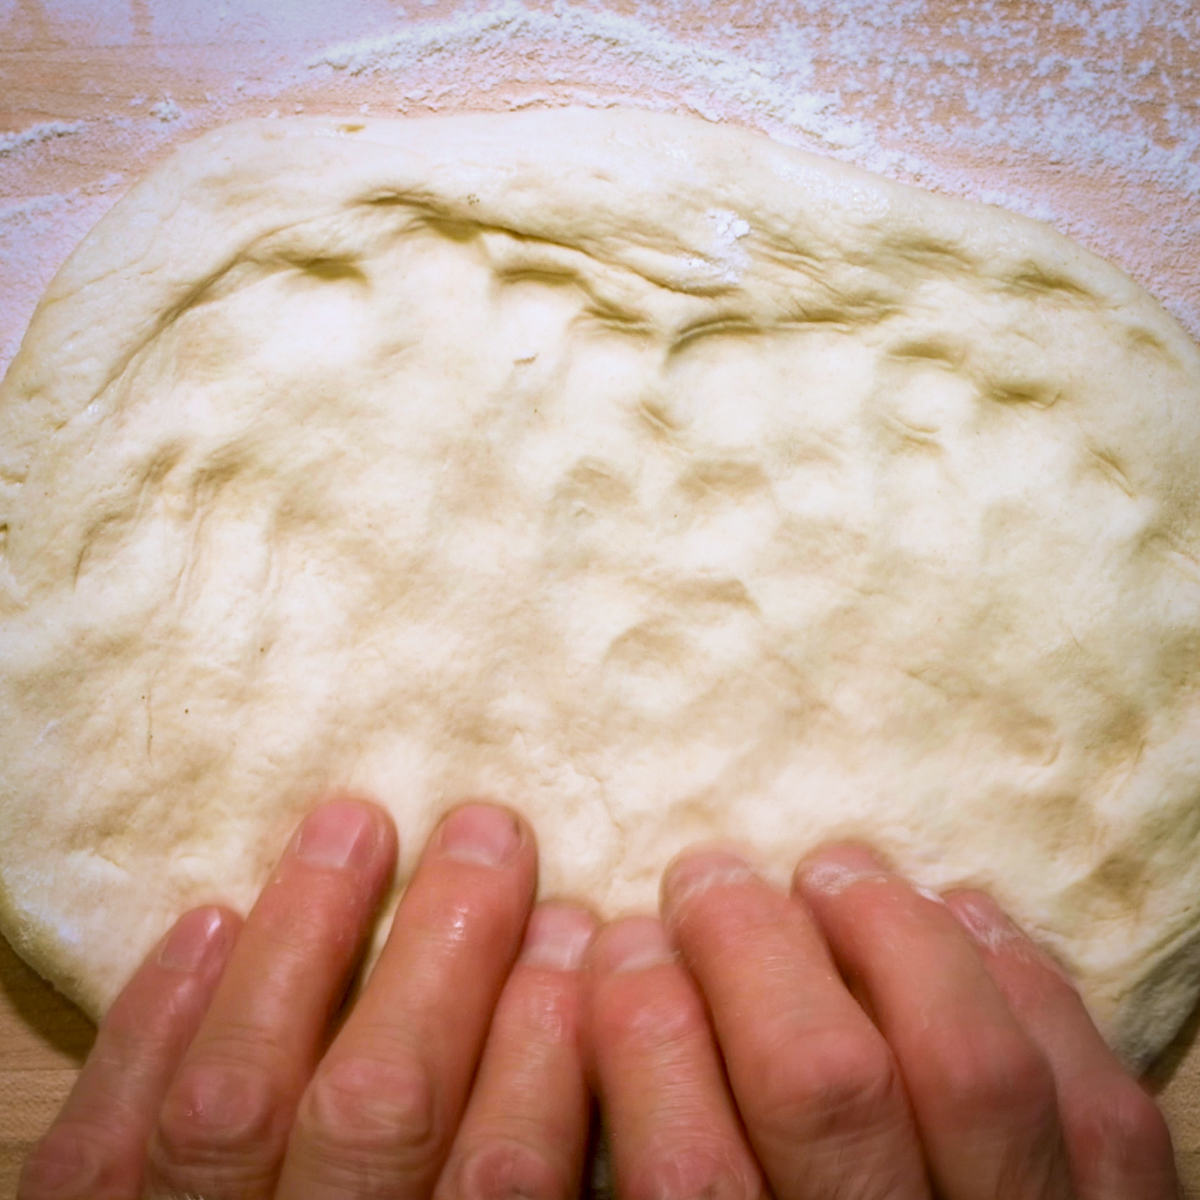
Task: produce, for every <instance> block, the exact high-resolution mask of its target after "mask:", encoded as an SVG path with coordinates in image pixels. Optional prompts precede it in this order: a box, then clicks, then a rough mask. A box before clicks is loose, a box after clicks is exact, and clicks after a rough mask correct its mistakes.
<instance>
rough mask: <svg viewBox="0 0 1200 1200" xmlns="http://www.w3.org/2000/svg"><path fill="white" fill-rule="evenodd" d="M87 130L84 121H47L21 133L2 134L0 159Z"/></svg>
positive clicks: (0, 135) (0, 134)
mask: <svg viewBox="0 0 1200 1200" xmlns="http://www.w3.org/2000/svg"><path fill="white" fill-rule="evenodd" d="M86 128H87V125H86V123H85V122H83V121H46V122H44V123H43V124H41V125H31V126H30V127H29V128H28V129H22V130H21V131H20V132H19V133H0V158H3V157H4V156H5V155H8V154H12V153H13V151H15V150H21V149H24V147H26V146H35V145H37V144H38V143H39V142H48V141H51V140H52V139H53V138H60V137H70V136H71V134H73V133H81V132H82V131H83V130H84V129H86Z"/></svg>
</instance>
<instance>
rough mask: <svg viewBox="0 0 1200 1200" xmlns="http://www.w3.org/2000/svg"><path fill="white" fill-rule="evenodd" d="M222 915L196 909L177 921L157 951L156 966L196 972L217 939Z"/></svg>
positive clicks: (222, 922) (169, 969) (223, 922)
mask: <svg viewBox="0 0 1200 1200" xmlns="http://www.w3.org/2000/svg"><path fill="white" fill-rule="evenodd" d="M224 924H225V914H224V913H223V912H222V911H221V910H220V909H219V908H197V909H194V910H193V911H192V912H189V913H185V914H184V915H183V916H182V917H180V918H179V920H178V922H177V923H176V925H175V928H174V929H172V930H171V934H170V936H169V937H168V938H167V940H166V941H165V942H164V943H163V946H162V949H161V950H160V951H159V952H158V965H159V966H160V967H166V968H167V970H168V971H198V970H199V969H200V968H201V967H202V966H203V965H204V960H205V959H206V958H207V957H208V955H209V954H210V953H211V951H212V948H213V947H214V946H215V945H216V944H217V943H218V942H219V941H220V940H221V934H222V933H223V926H224Z"/></svg>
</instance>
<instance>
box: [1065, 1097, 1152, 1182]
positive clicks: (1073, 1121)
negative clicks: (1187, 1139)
mask: <svg viewBox="0 0 1200 1200" xmlns="http://www.w3.org/2000/svg"><path fill="white" fill-rule="evenodd" d="M1063 1123H1064V1125H1065V1126H1066V1131H1067V1137H1068V1140H1069V1142H1070V1146H1071V1157H1072V1158H1073V1159H1074V1160H1076V1161H1078V1162H1080V1163H1084V1164H1107V1165H1108V1166H1109V1168H1110V1169H1115V1170H1117V1171H1119V1172H1120V1173H1121V1174H1124V1175H1127V1176H1132V1177H1135V1178H1136V1177H1140V1176H1142V1175H1145V1176H1154V1175H1156V1174H1158V1173H1161V1172H1163V1171H1164V1170H1166V1169H1168V1168H1170V1166H1171V1164H1172V1163H1173V1161H1174V1154H1173V1151H1172V1148H1171V1134H1170V1131H1169V1130H1168V1128H1167V1123H1166V1120H1165V1119H1164V1117H1163V1115H1162V1113H1161V1112H1160V1111H1159V1108H1158V1105H1157V1104H1155V1102H1154V1100H1153V1099H1152V1098H1151V1097H1150V1096H1149V1095H1147V1094H1146V1092H1144V1091H1143V1090H1142V1089H1141V1087H1140V1086H1139V1085H1138V1083H1137V1082H1136V1081H1135V1080H1134V1079H1132V1078H1129V1077H1125V1078H1123V1079H1118V1080H1116V1081H1115V1082H1114V1083H1111V1084H1108V1085H1106V1086H1105V1085H1102V1086H1100V1087H1091V1088H1086V1089H1081V1090H1080V1092H1079V1093H1078V1094H1077V1095H1076V1097H1075V1098H1074V1099H1070V1100H1065V1101H1064V1103H1063Z"/></svg>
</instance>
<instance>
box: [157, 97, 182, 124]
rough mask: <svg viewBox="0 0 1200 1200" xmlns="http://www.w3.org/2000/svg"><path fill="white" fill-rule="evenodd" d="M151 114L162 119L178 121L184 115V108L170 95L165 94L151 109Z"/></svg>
mask: <svg viewBox="0 0 1200 1200" xmlns="http://www.w3.org/2000/svg"><path fill="white" fill-rule="evenodd" d="M150 115H151V116H152V117H157V118H158V120H160V121H178V120H179V118H180V117H182V116H183V109H181V108H180V107H179V105H178V104H176V103H175V101H174V100H172V99H171V97H170V96H165V97H164V98H163V99H162V100H160V101H159V102H158V103H157V104H156V105H155V106H154V107H153V108H152V109H151V110H150Z"/></svg>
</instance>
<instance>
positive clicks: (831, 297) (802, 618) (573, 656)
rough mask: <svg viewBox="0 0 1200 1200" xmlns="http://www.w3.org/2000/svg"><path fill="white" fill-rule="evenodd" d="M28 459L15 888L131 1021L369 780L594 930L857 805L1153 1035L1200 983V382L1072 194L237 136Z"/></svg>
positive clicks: (71, 294)
mask: <svg viewBox="0 0 1200 1200" xmlns="http://www.w3.org/2000/svg"><path fill="white" fill-rule="evenodd" d="M0 456H2V457H0V526H3V528H4V530H5V541H4V547H3V551H4V552H3V560H2V562H0V578H2V585H0V705H2V706H3V711H4V713H5V719H4V721H3V722H0V788H2V792H0V816H2V820H3V837H2V838H0V878H2V880H3V892H2V905H0V910H2V914H3V927H4V930H5V932H6V934H7V935H8V936H9V938H10V939H11V940H12V941H13V942H14V944H15V945H16V946H17V947H18V948H19V949H20V950H21V952H22V953H24V954H25V955H26V956H27V957H29V959H30V960H31V961H32V962H33V963H34V964H35V965H37V966H38V967H39V968H41V969H42V970H43V971H44V972H45V973H47V974H48V975H49V976H50V977H51V978H52V979H54V980H55V981H56V982H57V983H58V984H59V985H60V986H61V987H63V988H64V989H65V990H66V991H67V992H68V993H69V994H71V995H72V996H74V997H76V998H77V999H79V1000H80V1001H81V1002H82V1003H83V1005H84V1006H85V1007H86V1008H87V1009H88V1010H89V1011H91V1012H92V1013H93V1014H95V1013H98V1012H100V1011H101V1010H103V1008H104V1007H105V1006H106V1005H107V1004H108V1003H109V1001H110V1000H111V999H112V997H113V996H114V994H115V992H116V991H117V989H118V988H119V987H120V985H121V984H122V982H123V981H124V980H125V979H126V977H127V976H128V975H129V973H130V972H131V971H132V969H133V968H134V966H135V965H136V963H137V962H138V961H139V959H140V957H141V956H142V955H143V954H144V952H145V951H146V950H147V948H148V947H149V946H150V945H151V944H152V942H153V940H154V939H155V938H156V937H158V936H159V934H160V933H161V932H162V931H163V930H164V928H165V927H166V926H167V925H168V923H169V922H170V921H171V920H172V919H173V917H174V916H175V915H177V914H178V913H179V912H181V911H182V910H184V909H185V908H187V907H189V906H191V905H193V904H196V903H200V902H205V901H212V900H214V899H222V900H225V901H227V902H229V903H232V904H234V905H235V906H238V907H240V908H243V909H244V908H246V907H247V906H248V905H249V904H250V903H251V901H252V899H253V897H254V895H255V894H256V891H257V889H258V888H259V886H260V885H261V884H262V882H263V881H264V879H265V877H266V875H267V873H268V871H269V869H270V865H271V863H272V862H273V860H274V858H275V856H276V855H277V854H278V852H279V850H280V848H281V846H282V843H283V839H284V838H285V837H286V834H287V831H288V830H289V829H290V827H291V826H292V824H293V823H294V822H295V820H296V819H297V817H298V814H299V813H300V812H301V811H302V810H304V809H305V808H306V807H307V806H308V805H309V804H310V803H311V801H312V799H313V797H314V795H315V794H317V793H319V792H320V791H321V790H322V789H327V788H334V787H338V788H355V789H361V790H365V791H367V792H369V793H371V794H374V795H375V796H377V797H379V798H380V799H381V800H383V801H384V802H385V803H387V804H388V805H389V806H390V807H391V808H392V809H393V811H394V812H395V814H396V816H397V820H398V822H399V825H400V827H401V830H402V832H403V834H404V838H405V843H406V846H407V847H408V850H409V852H410V854H411V852H412V851H413V850H414V849H415V848H417V847H419V845H420V844H421V841H422V839H423V836H424V835H425V833H426V832H427V831H428V830H429V828H430V827H431V825H432V823H433V822H434V821H435V819H436V817H437V815H438V814H439V813H440V812H441V811H442V810H444V808H445V807H447V806H448V805H449V804H451V803H453V802H454V801H455V800H457V799H458V798H460V797H462V796H464V795H467V794H489V795H493V796H496V797H499V798H503V799H505V800H507V801H509V802H511V803H513V804H516V805H518V806H519V807H521V808H522V809H523V810H524V811H525V812H526V813H528V815H529V816H530V817H531V818H532V820H533V822H534V825H535V827H536V829H537V832H538V835H539V839H540V844H541V848H542V864H543V867H542V874H543V878H542V885H543V889H544V890H545V891H547V892H574V893H583V894H584V895H585V896H588V897H590V898H591V899H592V900H593V901H595V902H596V903H597V904H599V905H600V906H601V908H602V909H604V910H606V911H614V910H617V909H621V908H625V907H627V906H633V905H649V904H651V903H653V901H654V897H655V890H656V886H657V879H658V875H659V873H660V871H661V868H662V866H663V865H664V864H665V863H666V861H667V860H668V859H669V858H670V856H671V855H672V854H674V853H675V852H676V851H677V850H678V849H679V848H680V847H682V846H683V845H685V844H686V843H688V842H690V841H692V840H694V839H698V838H705V837H714V836H716V837H726V836H731V837H735V838H739V839H742V840H743V841H747V842H749V843H751V844H752V845H753V846H754V847H756V849H757V852H758V853H759V854H760V855H761V857H762V859H763V861H764V863H765V864H766V868H767V869H768V871H769V872H770V873H772V874H773V875H774V876H775V877H777V878H782V877H783V876H784V874H785V873H786V871H787V870H788V869H789V868H790V866H791V865H792V864H793V863H794V861H795V860H796V858H797V856H798V855H800V854H801V853H802V852H803V851H804V850H805V849H806V848H808V847H811V846H812V845H813V844H814V843H816V842H818V841H819V840H821V839H824V838H827V837H830V836H835V835H856V836H863V837H867V838H869V839H870V840H871V841H873V842H874V843H875V844H877V845H878V846H879V847H881V848H882V849H883V850H884V851H885V852H887V853H888V854H890V855H891V856H892V857H893V858H894V859H895V861H896V862H897V864H898V865H899V866H900V867H901V868H903V869H904V870H906V871H908V872H910V873H911V874H912V875H913V876H914V877H915V878H916V879H917V880H919V881H920V882H921V883H923V884H926V885H928V886H931V887H945V886H948V885H950V884H953V883H971V884H974V885H978V886H983V887H985V888H987V889H989V890H990V891H991V892H993V893H994V894H995V895H996V897H997V898H998V899H999V900H1000V901H1001V902H1002V903H1003V904H1004V905H1006V906H1007V908H1008V909H1009V910H1010V911H1011V912H1012V913H1013V915H1014V916H1015V917H1016V918H1017V919H1018V920H1019V921H1020V922H1021V923H1022V924H1023V925H1024V926H1025V927H1026V928H1028V929H1029V930H1030V931H1032V932H1033V933H1034V934H1035V935H1037V936H1038V937H1040V938H1041V939H1042V940H1043V942H1045V943H1046V944H1047V945H1048V946H1050V947H1051V948H1052V949H1053V950H1054V951H1055V952H1056V953H1057V954H1059V955H1060V956H1061V958H1062V959H1063V960H1064V961H1065V962H1066V963H1067V964H1068V965H1069V967H1070V968H1071V970H1072V971H1073V972H1074V973H1075V974H1076V976H1077V977H1078V978H1079V979H1080V981H1081V983H1082V986H1083V989H1084V992H1085V995H1086V997H1087V999H1088V1001H1089V1003H1090V1004H1091V1006H1092V1009H1093V1011H1094V1012H1095V1013H1096V1015H1097V1017H1098V1018H1099V1019H1100V1020H1101V1022H1102V1024H1103V1026H1104V1028H1105V1030H1106V1031H1107V1033H1108V1036H1109V1037H1110V1038H1111V1039H1112V1040H1113V1041H1114V1043H1115V1044H1116V1045H1117V1046H1118V1047H1119V1048H1120V1050H1121V1051H1122V1053H1123V1054H1124V1055H1125V1056H1126V1057H1127V1058H1128V1059H1130V1060H1131V1061H1144V1060H1145V1059H1146V1057H1147V1056H1148V1055H1150V1054H1151V1053H1152V1052H1153V1051H1155V1050H1156V1049H1157V1048H1158V1047H1160V1046H1161V1045H1162V1044H1163V1042H1164V1041H1165V1040H1166V1039H1167V1037H1168V1036H1169V1035H1170V1034H1171V1032H1172V1031H1173V1030H1174V1029H1175V1027H1176V1026H1177V1024H1178V1023H1179V1021H1180V1020H1181V1019H1182V1017H1183V1016H1184V1015H1185V1013H1186V1011H1187V1009H1188V1007H1189V1006H1190V1004H1191V1002H1192V1000H1193V998H1194V996H1195V993H1196V990H1197V973H1198V970H1200V942H1198V940H1197V930H1198V927H1200V903H1198V899H1197V898H1198V897H1200V852H1198V851H1200V847H1198V845H1197V837H1198V831H1200V805H1198V803H1197V796H1198V791H1200V705H1198V700H1197V694H1196V693H1197V676H1198V670H1197V665H1198V662H1200V659H1198V656H1197V651H1198V641H1200V566H1198V562H1200V520H1198V516H1200V475H1198V472H1197V470H1196V464H1197V463H1198V462H1200V361H1198V356H1197V351H1196V349H1195V347H1194V346H1193V345H1192V344H1191V343H1190V342H1189V341H1188V339H1187V338H1186V337H1185V335H1184V334H1183V333H1182V332H1181V331H1180V330H1179V329H1178V327H1177V326H1176V325H1175V324H1174V322H1173V321H1172V320H1171V319H1170V318H1169V317H1167V316H1166V315H1165V313H1164V312H1163V311H1162V310H1161V309H1160V308H1159V307H1158V306H1157V305H1156V304H1155V303H1154V301H1153V300H1151V299H1150V298H1149V297H1148V296H1147V295H1146V294H1145V293H1144V292H1143V291H1141V289H1139V288H1138V287H1137V286H1136V285H1135V284H1133V283H1132V282H1131V281H1130V280H1128V279H1127V278H1126V277H1125V276H1123V275H1122V274H1121V273H1120V272H1118V271H1116V270H1115V269H1113V268H1112V267H1110V266H1108V265H1107V264H1105V263H1103V262H1102V261H1100V260H1099V259H1097V258H1095V257H1093V256H1092V255H1090V254H1088V253H1086V252H1084V251H1082V250H1080V249H1079V248H1077V247H1075V246H1074V245H1072V244H1071V243H1069V242H1067V241H1066V240H1064V239H1063V238H1061V237H1059V236H1058V235H1056V234H1055V233H1053V232H1052V231H1051V230H1049V229H1048V228H1046V227H1044V226H1042V225H1039V224H1037V223H1035V222H1032V221H1029V220H1026V219H1023V218H1019V217H1016V216H1012V215H1010V214H1007V213H1005V212H1002V211H1000V210H997V209H992V208H986V207H983V206H980V205H975V204H970V203H966V202H962V201H957V200H951V199H946V198H939V197H936V196H933V195H929V194H926V193H923V192H920V191H916V190H913V189H910V188H905V187H902V186H899V185H896V184H893V183H889V182H887V181H884V180H881V179H877V178H874V177H872V176H869V175H866V174H864V173H862V172H860V171H857V170H853V169H851V168H849V167H845V166H841V165H839V164H836V163H831V162H826V161H823V160H820V159H816V158H813V157H810V156H806V155H804V154H801V153H798V152H795V151H791V150H788V149H784V148H781V147H779V146H777V145H774V144H772V143H771V142H769V141H767V140H765V139H763V138H761V137H758V136H755V135H753V134H750V133H747V132H743V131H738V130H733V129H728V128H721V127H717V126H713V125H708V124H704V123H700V122H695V121H688V120H683V119H679V118H673V117H666V116H655V115H647V114H639V113H632V112H612V111H608V112H592V111H579V110H558V111H550V112H538V113H527V114H523V115H513V116H503V117H491V116H489V117H454V118H438V119H430V120H421V121H411V122H399V121H397V122H387V121H373V120H362V121H354V122H344V121H342V122H339V121H337V120H334V119H328V120H326V119H295V120H286V121H262V122H252V123H249V124H244V125H238V126H233V127H231V128H229V129H227V130H223V131H221V132H218V133H215V134H211V135H209V136H207V137H205V138H203V139H202V140H200V141H199V142H197V143H195V144H193V145H191V146H189V147H187V148H186V149H184V150H183V151H181V152H180V153H178V154H177V155H175V156H174V157H173V158H172V159H170V160H169V161H168V162H167V163H166V164H165V165H164V166H162V167H161V168H159V169H158V170H156V171H155V172H154V173H153V174H152V175H151V176H150V177H149V178H147V179H146V180H145V181H144V182H143V183H141V184H140V185H138V186H137V187H136V188H135V189H134V190H133V191H132V192H131V193H130V195H129V196H128V197H127V198H126V199H125V200H124V201H123V202H122V203H121V204H120V205H118V206H117V208H115V209H114V210H113V211H112V213H111V214H110V215H109V216H108V217H107V218H106V219H105V220H104V221H103V222H102V223H101V224H100V225H99V226H98V227H97V228H96V230H95V231H94V232H93V233H92V234H91V235H90V237H89V238H88V239H87V240H86V241H85V242H84V244H83V245H82V246H81V247H80V249H79V250H78V251H77V252H76V254H75V255H74V256H73V258H72V259H71V260H70V262H69V263H68V264H67V266H66V267H64V269H63V270H62V272H61V273H60V274H59V276H58V277H57V279H56V280H55V281H54V283H53V284H52V286H51V288H50V291H49V293H48V295H47V297H46V298H45V300H44V301H43V303H42V305H41V307H40V308H39V310H38V312H37V314H36V316H35V318H34V320H33V323H32V325H31V327H30V330H29V333H28V335H27V337H26V339H25V342H24V344H23V346H22V349H21V351H20V353H19V355H18V357H17V359H16V360H15V362H14V363H13V366H12V368H11V370H10V372H9V374H8V376H7V378H6V380H5V383H4V385H3V392H2V395H0ZM409 865H410V862H409V860H406V862H405V869H407V868H408V866H409Z"/></svg>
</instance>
